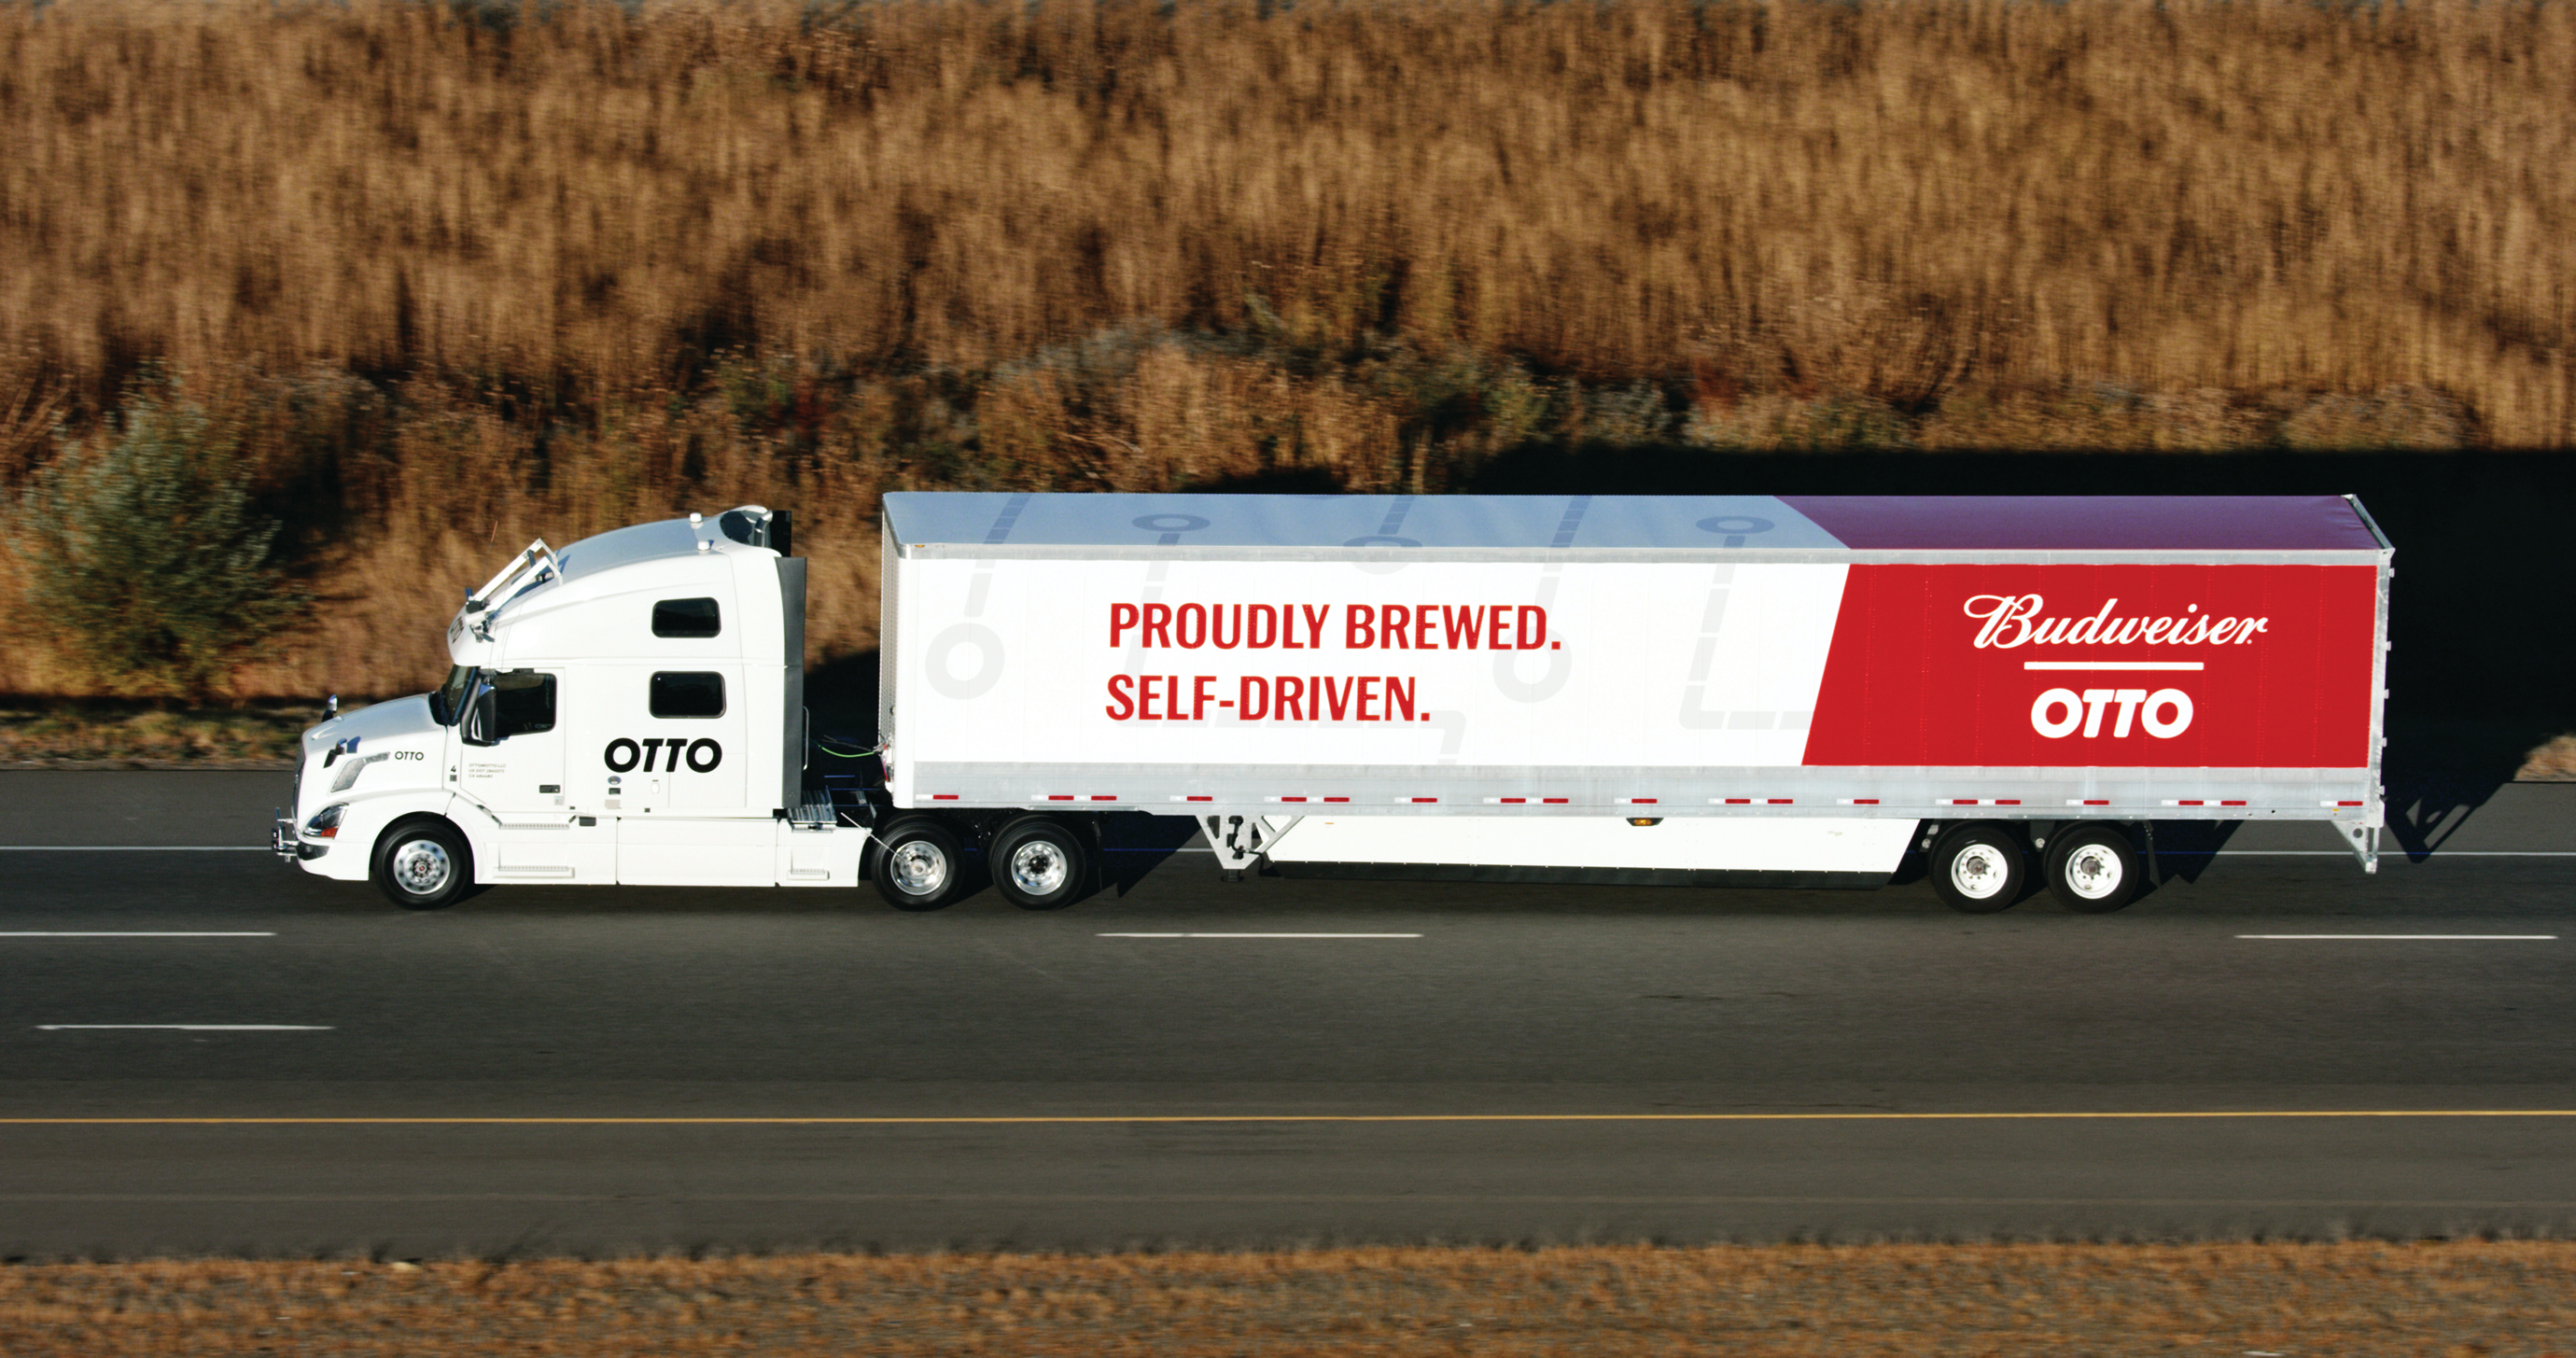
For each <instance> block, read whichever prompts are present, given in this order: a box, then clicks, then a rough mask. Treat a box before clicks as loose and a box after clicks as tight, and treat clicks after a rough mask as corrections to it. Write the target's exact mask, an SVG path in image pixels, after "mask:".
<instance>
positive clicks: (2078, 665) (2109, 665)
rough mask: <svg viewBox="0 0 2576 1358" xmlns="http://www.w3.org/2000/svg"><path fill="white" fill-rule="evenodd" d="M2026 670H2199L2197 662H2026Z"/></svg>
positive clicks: (2023, 666)
mask: <svg viewBox="0 0 2576 1358" xmlns="http://www.w3.org/2000/svg"><path fill="white" fill-rule="evenodd" d="M2021 667H2022V668H2023V669H2025V670H2197V669H2199V668H2200V667H2201V662H2199V661H2197V660H2025V661H2023V662H2021Z"/></svg>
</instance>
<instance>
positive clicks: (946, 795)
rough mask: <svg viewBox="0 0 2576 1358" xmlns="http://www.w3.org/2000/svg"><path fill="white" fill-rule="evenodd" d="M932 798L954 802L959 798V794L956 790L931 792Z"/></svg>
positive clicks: (938, 800) (933, 799)
mask: <svg viewBox="0 0 2576 1358" xmlns="http://www.w3.org/2000/svg"><path fill="white" fill-rule="evenodd" d="M930 800H932V801H934V802H953V801H955V800H957V794H956V793H954V792H934V793H931V794H930Z"/></svg>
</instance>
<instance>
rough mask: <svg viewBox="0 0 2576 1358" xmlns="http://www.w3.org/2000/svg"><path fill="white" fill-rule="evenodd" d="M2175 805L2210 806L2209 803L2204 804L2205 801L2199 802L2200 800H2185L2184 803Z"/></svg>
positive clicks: (2180, 802)
mask: <svg viewBox="0 0 2576 1358" xmlns="http://www.w3.org/2000/svg"><path fill="white" fill-rule="evenodd" d="M2174 805H2176V806H2207V805H2209V803H2207V802H2204V801H2199V800H2196V799H2186V800H2183V801H2179V802H2175V803H2174Z"/></svg>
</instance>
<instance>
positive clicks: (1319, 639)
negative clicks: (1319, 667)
mask: <svg viewBox="0 0 2576 1358" xmlns="http://www.w3.org/2000/svg"><path fill="white" fill-rule="evenodd" d="M1298 607H1299V608H1302V609H1304V610H1306V646H1307V648H1308V649H1310V650H1317V651H1320V650H1322V649H1324V619H1325V618H1326V617H1327V616H1329V615H1330V614H1331V613H1332V611H1333V606H1332V605H1331V604H1299V605H1298Z"/></svg>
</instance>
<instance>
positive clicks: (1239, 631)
mask: <svg viewBox="0 0 2576 1358" xmlns="http://www.w3.org/2000/svg"><path fill="white" fill-rule="evenodd" d="M1225 613H1226V606H1225V605H1224V604H1218V605H1217V606H1215V607H1214V608H1211V609H1209V610H1208V640H1209V641H1212V642H1214V643H1216V648H1217V649H1218V650H1220V651H1231V650H1233V649H1234V648H1235V647H1237V646H1240V645H1242V644H1243V605H1241V604H1236V605H1235V606H1234V640H1232V641H1228V640H1226V639H1225Z"/></svg>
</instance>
